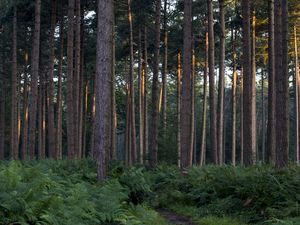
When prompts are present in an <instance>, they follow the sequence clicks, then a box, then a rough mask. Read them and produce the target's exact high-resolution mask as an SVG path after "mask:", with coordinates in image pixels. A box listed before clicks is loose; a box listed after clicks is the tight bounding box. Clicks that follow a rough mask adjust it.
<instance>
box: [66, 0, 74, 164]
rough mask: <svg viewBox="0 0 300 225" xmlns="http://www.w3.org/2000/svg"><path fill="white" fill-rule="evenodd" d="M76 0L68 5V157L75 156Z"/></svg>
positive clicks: (70, 0)
mask: <svg viewBox="0 0 300 225" xmlns="http://www.w3.org/2000/svg"><path fill="white" fill-rule="evenodd" d="M74 8H75V2H74V0H69V5H68V44H67V59H68V65H67V68H68V69H67V70H68V72H67V73H68V76H67V139H68V158H69V159H73V158H74V157H75V152H74V148H75V135H74V99H73V98H74V92H73V86H74V82H73V80H74V79H73V78H74V68H73V67H74V63H73V60H74Z"/></svg>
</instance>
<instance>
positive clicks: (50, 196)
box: [0, 160, 300, 225]
mask: <svg viewBox="0 0 300 225" xmlns="http://www.w3.org/2000/svg"><path fill="white" fill-rule="evenodd" d="M95 171H96V166H95V164H94V163H93V162H92V161H89V160H82V161H50V160H49V161H33V162H18V161H12V162H1V163H0V184H1V185H0V224H3V225H8V224H21V225H22V224H24V225H26V224H28V225H29V224H30V225H31V224H34V225H35V224H54V225H56V224H57V225H61V224H65V225H69V224H70V225H71V224H75V225H76V224H78V225H79V224H82V225H89V224H91V225H96V224H104V225H106V224H113V225H122V224H126V225H127V224H128V225H131V224H145V225H153V224H161V225H163V224H167V223H166V221H164V220H163V219H162V218H161V217H160V216H159V215H158V214H157V213H156V212H155V211H154V210H153V209H152V208H159V207H160V208H168V209H170V210H173V211H175V212H177V213H179V214H182V215H185V216H188V217H190V218H191V219H193V221H195V223H197V224H202V225H235V224H236V225H241V224H263V225H289V224H291V225H297V224H300V208H299V203H300V193H299V190H300V169H299V167H296V166H291V167H289V168H288V169H286V170H281V171H277V170H275V169H273V168H271V167H268V166H264V167H261V166H255V167H251V168H239V167H237V168H234V167H231V166H223V167H214V166H208V167H204V168H196V167H195V168H191V169H190V170H188V172H187V173H184V174H182V173H181V172H180V170H179V169H178V168H176V167H170V166H164V165H161V166H158V167H157V168H155V169H152V170H149V169H146V168H143V167H132V168H124V167H123V166H121V165H118V164H116V165H114V166H112V167H111V168H110V170H109V177H108V179H107V181H106V182H104V183H101V184H99V183H97V180H96V173H95Z"/></svg>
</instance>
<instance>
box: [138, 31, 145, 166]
mask: <svg viewBox="0 0 300 225" xmlns="http://www.w3.org/2000/svg"><path fill="white" fill-rule="evenodd" d="M138 45H139V74H138V75H139V76H138V97H139V163H140V164H143V158H144V156H143V153H144V150H143V146H144V143H143V142H144V139H143V138H144V134H143V132H144V127H143V125H144V121H143V118H144V117H143V112H144V109H143V107H144V104H143V100H144V96H143V95H144V92H143V88H144V85H143V82H144V80H143V79H144V70H143V66H142V32H141V27H139V43H138Z"/></svg>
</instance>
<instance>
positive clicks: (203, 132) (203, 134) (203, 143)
mask: <svg viewBox="0 0 300 225" xmlns="http://www.w3.org/2000/svg"><path fill="white" fill-rule="evenodd" d="M208 42H209V40H208V32H206V35H205V68H204V78H203V114H202V128H201V155H200V166H203V165H204V163H205V155H206V154H205V152H206V108H207V74H208V46H209V44H208Z"/></svg>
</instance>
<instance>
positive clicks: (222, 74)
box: [217, 0, 225, 165]
mask: <svg viewBox="0 0 300 225" xmlns="http://www.w3.org/2000/svg"><path fill="white" fill-rule="evenodd" d="M219 8H220V27H221V30H220V56H219V57H220V58H219V92H218V118H217V119H218V120H217V128H218V129H217V137H218V140H217V143H218V146H217V149H218V159H219V164H220V165H222V164H223V134H224V120H223V118H224V82H225V15H224V0H219Z"/></svg>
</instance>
